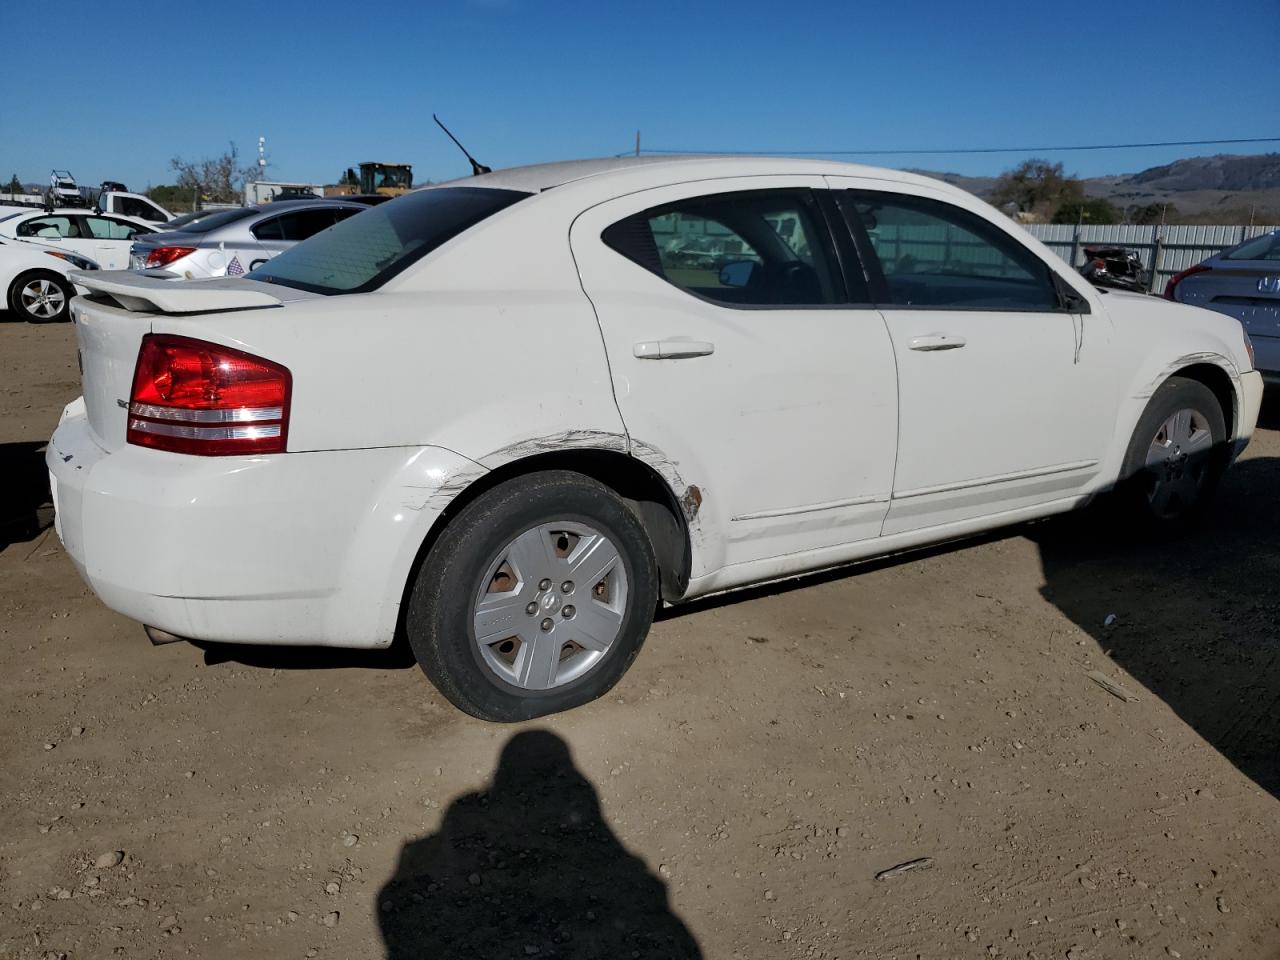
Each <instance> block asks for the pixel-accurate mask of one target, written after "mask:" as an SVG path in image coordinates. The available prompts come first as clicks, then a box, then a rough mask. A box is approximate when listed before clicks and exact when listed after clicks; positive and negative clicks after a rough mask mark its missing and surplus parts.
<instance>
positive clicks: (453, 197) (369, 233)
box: [247, 187, 529, 294]
mask: <svg viewBox="0 0 1280 960" xmlns="http://www.w3.org/2000/svg"><path fill="white" fill-rule="evenodd" d="M527 196H529V194H527V193H524V192H521V191H518V190H497V189H489V188H485V187H438V188H435V189H431V190H421V191H418V192H416V193H407V194H405V195H404V196H402V197H397V198H396V199H395V200H392V201H390V202H388V203H382V204H379V205H378V206H376V207H369V208H368V209H367V210H363V211H352V212H356V213H359V216H349V217H348V218H347V219H345V220H343V221H342V222H341V223H339V224H337V225H336V226H334V228H333V229H332V230H325V231H323V232H322V233H318V234H316V235H315V236H314V237H312V238H311V239H310V240H306V241H304V242H303V243H299V244H298V245H297V246H294V247H290V248H289V249H288V250H286V251H284V253H282V254H280V255H279V256H277V257H274V258H272V259H271V260H270V261H268V262H267V263H265V264H263V265H262V266H261V267H259V268H258V269H256V270H253V271H251V272H250V273H249V274H247V276H248V277H249V279H251V280H261V281H263V282H264V283H278V284H281V285H282V286H286V287H296V288H298V289H300V290H310V291H312V292H314V293H324V294H336V293H358V292H361V291H365V290H374V289H376V288H378V287H380V286H382V284H384V283H386V281H388V280H390V279H391V278H392V277H393V276H395V275H396V274H397V273H399V272H400V271H402V270H404V269H406V268H407V267H409V266H410V265H411V264H413V263H415V262H416V261H418V260H420V259H421V258H422V257H425V256H426V255H427V254H428V253H430V252H431V251H432V250H434V249H436V248H437V247H439V246H441V245H442V244H444V243H445V242H446V241H448V240H452V239H453V238H454V237H456V236H458V234H460V233H463V232H464V231H466V230H469V229H470V228H471V227H473V226H475V225H476V224H477V223H479V222H480V221H481V220H485V219H487V218H488V217H491V216H493V215H494V214H495V213H497V212H498V211H500V210H504V209H506V208H507V207H509V206H511V205H512V204H513V203H516V202H518V201H520V200H523V199H524V198H525V197H527ZM342 212H343V213H346V212H347V211H345V210H344V211H342ZM329 214H330V217H332V215H333V211H329Z"/></svg>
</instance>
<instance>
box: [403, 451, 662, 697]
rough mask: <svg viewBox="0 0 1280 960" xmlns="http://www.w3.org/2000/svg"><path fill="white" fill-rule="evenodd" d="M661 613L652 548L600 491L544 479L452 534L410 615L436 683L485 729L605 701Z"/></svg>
mask: <svg viewBox="0 0 1280 960" xmlns="http://www.w3.org/2000/svg"><path fill="white" fill-rule="evenodd" d="M657 600H658V575H657V566H656V563H655V561H654V556H653V549H652V547H651V545H650V543H649V539H648V537H647V535H646V534H645V531H644V527H643V526H642V525H641V523H640V521H639V519H638V518H637V517H636V516H635V514H634V513H632V512H631V510H629V509H628V508H627V506H626V504H625V503H623V501H622V500H621V499H620V498H619V497H618V496H617V495H616V494H615V493H614V492H613V491H612V490H610V489H609V488H607V487H605V486H603V485H602V484H600V483H597V482H596V481H594V480H591V479H590V478H588V477H586V476H583V475H581V474H576V473H572V472H569V471H559V470H556V471H545V472H542V473H536V474H530V475H529V476H526V477H521V478H519V479H517V480H512V481H509V482H508V483H505V484H502V485H500V486H498V487H495V488H494V489H492V490H489V491H487V492H486V493H484V494H482V495H481V496H479V497H478V498H477V499H476V500H475V501H473V502H472V503H470V504H468V505H467V506H466V507H465V508H464V509H463V510H462V511H461V512H460V513H459V514H458V516H457V517H455V518H454V519H453V520H452V521H451V522H450V524H449V526H448V527H447V528H446V529H445V530H444V532H443V533H442V534H441V536H440V539H439V540H437V541H436V543H435V544H434V546H433V547H432V549H431V552H430V554H429V555H428V557H427V558H426V560H425V561H424V562H423V564H422V568H421V570H420V571H419V574H418V578H417V580H416V582H415V584H414V587H413V592H412V595H411V597H410V600H409V608H408V610H407V612H406V617H405V625H406V629H407V632H408V636H409V643H410V646H412V648H413V651H414V654H415V655H416V656H417V658H418V663H419V665H420V666H421V667H422V669H423V671H424V672H425V673H426V675H427V676H428V677H429V678H430V679H431V681H432V683H434V684H435V686H436V687H437V688H438V689H439V690H440V692H441V693H443V694H444V695H445V696H446V697H447V698H448V699H449V700H450V701H452V702H453V703H454V704H455V705H456V706H458V707H459V708H460V709H462V710H464V711H466V712H467V713H469V714H471V715H472V716H475V717H480V718H481V719H484V720H496V721H515V720H526V719H530V718H532V717H538V716H543V715H545V714H549V713H556V712H558V711H561V710H567V709H569V708H571V707H575V706H578V705H579V704H582V703H586V702H587V701H589V700H594V699H595V698H597V697H599V696H601V695H603V694H604V693H606V692H608V691H609V689H611V688H612V687H613V685H614V684H615V683H617V681H618V679H619V678H620V677H621V676H622V674H623V673H625V672H626V670H627V668H628V667H629V666H630V665H631V662H632V661H633V660H634V659H635V657H636V655H637V654H638V653H639V651H640V647H641V645H642V644H643V642H644V638H645V635H646V634H647V633H648V630H649V625H650V623H651V621H652V618H653V612H654V610H655V608H656V606H657Z"/></svg>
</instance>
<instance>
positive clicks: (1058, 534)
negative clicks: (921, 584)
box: [1025, 458, 1280, 798]
mask: <svg viewBox="0 0 1280 960" xmlns="http://www.w3.org/2000/svg"><path fill="white" fill-rule="evenodd" d="M1277 491H1280V459H1276V458H1258V459H1253V460H1245V461H1243V462H1240V463H1237V464H1236V465H1235V466H1233V467H1232V468H1231V470H1230V471H1229V472H1228V473H1227V476H1226V478H1225V480H1224V481H1223V488H1222V490H1221V491H1220V494H1219V497H1218V499H1217V501H1216V503H1215V505H1214V507H1213V509H1212V510H1211V512H1210V515H1209V516H1208V517H1207V518H1206V521H1205V523H1204V524H1203V526H1202V527H1201V528H1199V529H1198V530H1196V531H1194V532H1192V533H1190V534H1187V535H1185V536H1183V537H1180V538H1177V539H1172V540H1166V541H1163V542H1160V541H1152V540H1144V539H1143V538H1141V537H1132V536H1130V537H1125V536H1117V534H1116V531H1115V530H1113V529H1108V528H1107V526H1106V524H1107V520H1106V517H1107V515H1106V513H1105V512H1103V511H1091V512H1089V513H1087V514H1086V515H1085V516H1084V517H1062V518H1058V519H1057V520H1055V521H1052V522H1048V523H1043V524H1038V525H1036V526H1033V527H1029V528H1027V529H1026V531H1025V533H1026V535H1027V536H1029V537H1030V538H1031V539H1032V540H1034V541H1035V542H1036V543H1037V545H1038V546H1039V548H1040V559H1041V565H1042V567H1043V571H1044V580H1045V585H1044V587H1043V588H1042V590H1041V592H1042V594H1043V596H1044V597H1045V599H1046V600H1048V601H1049V602H1050V603H1052V604H1053V605H1054V606H1055V607H1057V608H1058V609H1059V610H1061V611H1062V613H1064V614H1065V615H1066V616H1067V617H1068V618H1069V619H1070V620H1071V621H1072V622H1073V623H1075V624H1076V625H1077V626H1079V627H1080V628H1081V629H1082V630H1084V631H1085V632H1087V633H1088V634H1089V635H1090V636H1092V637H1093V638H1094V639H1095V640H1097V642H1098V644H1099V645H1100V646H1101V647H1102V649H1103V651H1104V652H1105V653H1106V655H1107V656H1108V657H1110V658H1111V659H1112V660H1113V661H1114V662H1115V663H1116V664H1118V665H1119V666H1120V667H1122V668H1123V669H1124V670H1125V671H1127V672H1128V674H1129V675H1130V676H1132V677H1133V678H1134V679H1135V680H1136V681H1138V682H1139V683H1141V684H1142V685H1143V686H1144V687H1145V688H1146V691H1149V692H1150V693H1151V694H1154V695H1155V696H1157V697H1159V698H1160V699H1161V700H1163V701H1164V702H1165V703H1166V704H1168V706H1169V707H1170V708H1171V709H1172V710H1173V711H1174V713H1176V714H1177V715H1178V716H1179V717H1180V718H1181V719H1182V721H1183V722H1184V723H1186V724H1187V725H1188V726H1190V727H1191V728H1192V729H1194V730H1195V731H1196V732H1197V733H1198V734H1199V735H1200V736H1201V737H1203V738H1204V739H1205V740H1206V741H1207V742H1208V743H1209V744H1211V745H1212V746H1213V747H1215V748H1216V749H1217V750H1218V751H1219V752H1220V753H1222V755H1223V756H1225V757H1226V758H1227V759H1228V760H1230V761H1231V762H1232V763H1233V764H1235V766H1236V767H1237V768H1238V769H1239V770H1240V771H1241V772H1242V773H1244V774H1245V775H1246V776H1248V777H1249V778H1250V779H1252V780H1253V781H1254V782H1255V783H1256V784H1258V785H1259V786H1260V787H1262V788H1263V789H1265V790H1268V791H1270V792H1271V793H1272V795H1274V796H1276V797H1277V798H1280V627H1278V626H1277V624H1278V623H1280V553H1277V549H1276V548H1277V544H1280V498H1278V497H1277ZM1112 614H1114V615H1115V620H1114V622H1112V624H1111V625H1110V626H1108V625H1107V621H1108V618H1109V617H1110V616H1111V615H1112ZM1132 692H1133V693H1134V694H1135V695H1136V696H1139V697H1142V696H1145V695H1146V692H1145V691H1143V690H1141V689H1135V690H1133V691H1132Z"/></svg>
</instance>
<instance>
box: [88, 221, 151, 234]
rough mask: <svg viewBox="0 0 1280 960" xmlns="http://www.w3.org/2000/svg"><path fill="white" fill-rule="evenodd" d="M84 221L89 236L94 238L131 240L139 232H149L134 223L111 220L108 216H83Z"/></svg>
mask: <svg viewBox="0 0 1280 960" xmlns="http://www.w3.org/2000/svg"><path fill="white" fill-rule="evenodd" d="M84 222H85V226H86V227H87V228H88V230H89V236H91V237H93V238H94V239H95V240H132V239H133V238H134V237H136V236H138V235H139V234H142V233H150V232H151V231H150V230H148V229H147V228H146V227H140V226H138V224H136V223H128V222H126V221H124V220H113V219H111V218H110V217H85V218H84Z"/></svg>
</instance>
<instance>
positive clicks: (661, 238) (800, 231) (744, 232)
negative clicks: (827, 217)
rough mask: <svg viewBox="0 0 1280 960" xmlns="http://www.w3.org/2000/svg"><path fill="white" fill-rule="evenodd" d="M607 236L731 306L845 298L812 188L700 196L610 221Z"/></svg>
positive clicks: (672, 278)
mask: <svg viewBox="0 0 1280 960" xmlns="http://www.w3.org/2000/svg"><path fill="white" fill-rule="evenodd" d="M602 239H603V240H604V242H605V243H606V244H607V245H608V246H610V247H612V248H613V249H614V250H616V251H617V252H619V253H621V254H622V255H623V256H625V257H627V258H628V259H630V260H633V261H635V262H636V263H637V264H639V265H640V266H642V267H644V268H645V269H647V270H651V271H653V272H654V273H656V274H657V275H658V276H660V277H662V278H663V279H665V280H666V281H667V282H669V283H671V284H673V285H675V286H677V287H679V288H681V289H682V290H687V291H688V292H690V293H692V294H695V295H697V296H699V297H704V298H706V299H708V300H714V301H716V302H718V303H725V304H730V305H733V306H772V307H786V306H814V305H821V304H836V303H843V302H844V299H845V298H844V290H843V287H842V285H841V283H840V278H839V274H838V272H837V270H836V269H835V267H834V262H835V261H834V258H833V257H832V256H831V255H830V253H829V252H828V241H827V239H826V223H825V221H824V220H823V219H822V214H821V212H820V211H819V210H818V208H817V205H816V203H815V202H814V199H813V195H812V193H811V192H810V191H809V190H758V191H744V192H741V193H722V194H716V195H713V196H705V197H694V198H692V199H689V200H680V201H678V202H676V203H670V204H664V205H662V206H660V207H654V208H652V209H649V210H645V211H644V212H642V213H638V214H635V215H633V216H630V217H628V218H627V219H625V220H621V221H619V222H618V223H615V224H613V225H612V226H610V227H608V228H607V229H606V230H605V231H604V233H603V235H602Z"/></svg>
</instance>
